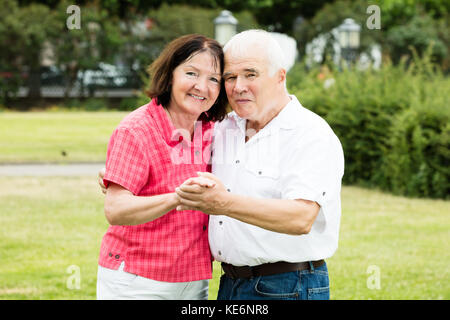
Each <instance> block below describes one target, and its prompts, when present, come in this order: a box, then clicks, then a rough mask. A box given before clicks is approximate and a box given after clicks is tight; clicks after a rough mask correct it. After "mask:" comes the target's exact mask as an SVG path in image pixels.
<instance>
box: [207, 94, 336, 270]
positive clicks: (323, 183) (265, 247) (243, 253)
mask: <svg viewBox="0 0 450 320" xmlns="http://www.w3.org/2000/svg"><path fill="white" fill-rule="evenodd" d="M290 98H291V101H290V102H289V103H288V104H287V105H286V106H285V107H284V108H283V109H282V110H281V111H280V113H279V114H278V115H277V116H276V117H275V118H274V119H272V120H271V121H270V122H269V123H268V124H267V125H266V126H265V127H264V128H263V129H261V130H260V131H259V132H258V133H257V134H256V135H255V136H253V137H252V138H251V139H250V140H249V141H248V142H245V128H246V120H245V119H242V118H240V117H239V116H237V115H236V113H234V112H231V113H230V114H229V115H228V117H227V118H226V119H225V120H223V121H222V122H220V123H217V124H216V125H215V128H214V138H213V139H214V140H213V141H214V143H213V158H212V173H213V174H215V175H216V176H217V177H218V178H219V179H220V180H221V181H222V182H223V183H224V184H225V186H226V188H227V189H228V191H230V192H233V193H236V194H240V195H245V196H249V197H254V198H267V199H305V200H311V201H316V202H317V203H318V204H319V205H320V211H319V214H318V216H317V218H316V220H315V222H314V224H313V226H312V229H311V231H310V233H309V234H307V235H301V236H293V235H287V234H282V233H277V232H273V231H269V230H265V229H262V228H260V227H257V226H254V225H250V224H247V223H244V222H241V221H239V220H236V219H233V218H229V217H227V216H210V220H209V244H210V248H211V252H212V254H213V256H214V258H215V259H216V260H217V261H221V262H226V263H230V264H233V265H235V266H243V265H248V266H254V265H259V264H263V263H271V262H277V261H287V262H303V261H315V260H320V259H326V258H329V257H331V256H332V255H333V254H334V252H335V251H336V249H337V246H338V237H339V223H340V216H341V201H340V192H341V180H342V176H343V174H344V154H343V151H342V146H341V143H340V142H339V139H338V138H337V137H336V135H335V134H334V133H333V131H332V129H331V128H330V126H329V125H328V124H327V123H326V122H325V120H323V119H322V118H321V117H320V116H318V115H317V114H315V113H313V112H311V111H309V110H307V109H305V108H304V107H303V106H302V105H301V104H300V102H299V101H298V100H297V98H296V97H295V96H292V95H291V96H290Z"/></svg>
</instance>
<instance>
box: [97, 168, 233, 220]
mask: <svg viewBox="0 0 450 320" xmlns="http://www.w3.org/2000/svg"><path fill="white" fill-rule="evenodd" d="M197 174H198V177H192V178H189V179H187V180H186V181H185V182H183V183H182V184H181V185H180V186H179V187H177V188H176V189H175V193H174V196H175V197H176V199H177V202H178V204H177V207H176V209H177V210H179V211H181V210H198V211H202V212H204V213H207V214H212V215H221V214H224V212H226V208H227V206H228V204H229V200H228V198H227V195H229V192H228V191H227V190H226V188H225V186H224V185H223V183H222V182H221V181H220V180H219V178H217V177H216V176H215V175H213V174H212V173H209V172H197ZM104 175H105V168H103V169H102V170H100V171H99V173H98V184H99V185H100V188H101V189H102V192H103V193H104V194H106V187H105V185H104V183H103V177H104Z"/></svg>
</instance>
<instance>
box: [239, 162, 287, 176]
mask: <svg viewBox="0 0 450 320" xmlns="http://www.w3.org/2000/svg"><path fill="white" fill-rule="evenodd" d="M245 170H246V171H247V172H249V173H250V174H252V175H253V176H255V177H258V178H261V179H272V180H276V179H278V177H279V176H280V172H279V170H278V168H275V167H273V166H270V165H267V164H261V163H258V164H251V163H247V164H246V165H245Z"/></svg>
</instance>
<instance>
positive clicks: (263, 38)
mask: <svg viewBox="0 0 450 320" xmlns="http://www.w3.org/2000/svg"><path fill="white" fill-rule="evenodd" d="M250 48H257V49H258V51H260V52H264V53H265V54H266V58H267V62H268V63H269V66H268V69H269V75H270V76H273V75H274V74H275V72H277V71H278V70H280V69H284V70H286V66H287V63H286V58H285V56H284V53H283V50H281V47H280V45H279V44H278V42H277V41H276V40H275V38H274V37H272V36H271V35H270V33H269V32H267V31H264V30H260V29H251V30H246V31H243V32H240V33H238V34H236V35H234V36H233V37H232V38H231V39H230V40H229V41H228V42H227V43H226V44H225V46H224V47H223V51H224V52H225V53H226V52H227V51H228V50H230V51H231V52H233V54H236V55H238V56H245V54H246V52H248V50H249V49H250Z"/></svg>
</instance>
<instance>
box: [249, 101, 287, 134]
mask: <svg viewBox="0 0 450 320" xmlns="http://www.w3.org/2000/svg"><path fill="white" fill-rule="evenodd" d="M290 101H291V98H290V97H289V95H288V94H287V93H286V94H285V95H283V96H282V99H278V100H277V101H275V102H274V103H273V105H272V106H270V107H268V108H267V112H265V113H264V114H261V116H260V117H258V118H257V119H248V120H247V123H246V131H247V132H248V134H247V136H246V141H248V140H249V139H250V138H251V137H252V136H254V135H255V134H256V133H258V131H260V130H261V129H262V128H264V127H265V126H266V125H267V124H268V123H269V122H270V121H272V120H273V119H274V118H275V117H276V116H277V115H278V114H279V113H280V112H281V110H283V108H284V107H285V106H286V105H287V104H288V103H289V102H290Z"/></svg>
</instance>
